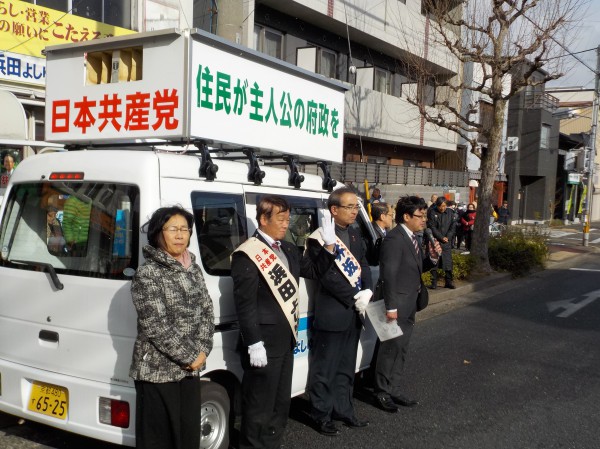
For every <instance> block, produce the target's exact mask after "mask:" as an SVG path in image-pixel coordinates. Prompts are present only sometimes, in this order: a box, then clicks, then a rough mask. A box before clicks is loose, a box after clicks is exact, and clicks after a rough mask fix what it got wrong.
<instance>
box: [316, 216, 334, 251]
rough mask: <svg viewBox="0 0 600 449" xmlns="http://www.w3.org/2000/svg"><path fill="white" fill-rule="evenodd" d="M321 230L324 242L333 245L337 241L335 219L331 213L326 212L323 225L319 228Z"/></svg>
mask: <svg viewBox="0 0 600 449" xmlns="http://www.w3.org/2000/svg"><path fill="white" fill-rule="evenodd" d="M319 232H320V233H321V238H322V239H323V242H325V246H329V245H333V244H334V243H335V242H336V241H337V237H336V236H335V221H333V217H331V215H329V214H325V217H323V226H321V227H320V228H319Z"/></svg>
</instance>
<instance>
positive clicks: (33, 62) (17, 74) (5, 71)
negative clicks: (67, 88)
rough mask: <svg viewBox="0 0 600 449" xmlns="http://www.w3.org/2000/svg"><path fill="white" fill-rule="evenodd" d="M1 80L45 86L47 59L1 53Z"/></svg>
mask: <svg viewBox="0 0 600 449" xmlns="http://www.w3.org/2000/svg"><path fill="white" fill-rule="evenodd" d="M0 80H6V81H12V82H17V83H25V84H34V85H36V86H44V85H45V84H46V60H45V59H44V58H35V57H33V56H26V55H20V54H18V53H9V52H5V53H0Z"/></svg>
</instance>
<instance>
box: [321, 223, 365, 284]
mask: <svg viewBox="0 0 600 449" xmlns="http://www.w3.org/2000/svg"><path fill="white" fill-rule="evenodd" d="M309 238H311V239H315V240H316V241H318V242H319V243H320V244H321V245H322V246H323V245H325V242H324V241H323V238H322V237H321V233H320V232H319V229H317V230H316V231H315V232H313V233H312V234H311V235H310V237H309ZM335 252H336V257H335V264H336V265H337V267H338V269H339V270H340V272H341V273H342V274H343V275H344V277H345V278H346V280H347V281H348V282H349V283H350V285H352V286H353V287H356V289H357V290H360V287H361V277H360V274H361V268H360V263H358V261H357V260H356V258H355V257H354V255H352V253H351V252H350V250H349V249H348V248H347V247H346V245H344V242H342V241H341V240H340V238H339V237H336V240H335Z"/></svg>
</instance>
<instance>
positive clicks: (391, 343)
mask: <svg viewBox="0 0 600 449" xmlns="http://www.w3.org/2000/svg"><path fill="white" fill-rule="evenodd" d="M398 325H399V326H400V328H401V329H402V332H403V333H402V335H401V336H400V337H397V338H392V339H391V340H386V341H382V342H380V343H379V350H378V351H377V364H376V368H375V394H376V395H377V396H383V397H386V396H387V397H389V396H398V395H401V394H402V393H403V391H402V385H401V380H402V373H403V372H404V362H405V361H406V356H407V354H408V344H409V343H410V337H411V335H412V331H413V327H414V324H413V323H409V322H407V321H403V322H402V323H400V322H398Z"/></svg>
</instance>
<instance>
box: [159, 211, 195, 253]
mask: <svg viewBox="0 0 600 449" xmlns="http://www.w3.org/2000/svg"><path fill="white" fill-rule="evenodd" d="M175 215H181V216H182V217H183V218H185V221H187V225H188V228H190V236H191V235H192V227H193V226H194V216H193V215H192V214H191V213H190V212H188V211H187V210H185V209H184V208H183V207H181V206H179V205H177V206H170V207H161V208H160V209H156V211H155V212H154V213H153V214H152V217H150V221H149V222H148V243H149V244H150V245H152V246H153V247H155V248H162V247H163V245H164V240H163V236H162V231H163V228H164V227H165V224H166V223H167V221H169V220H170V219H171V218H172V217H174V216H175ZM188 246H189V242H188Z"/></svg>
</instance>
